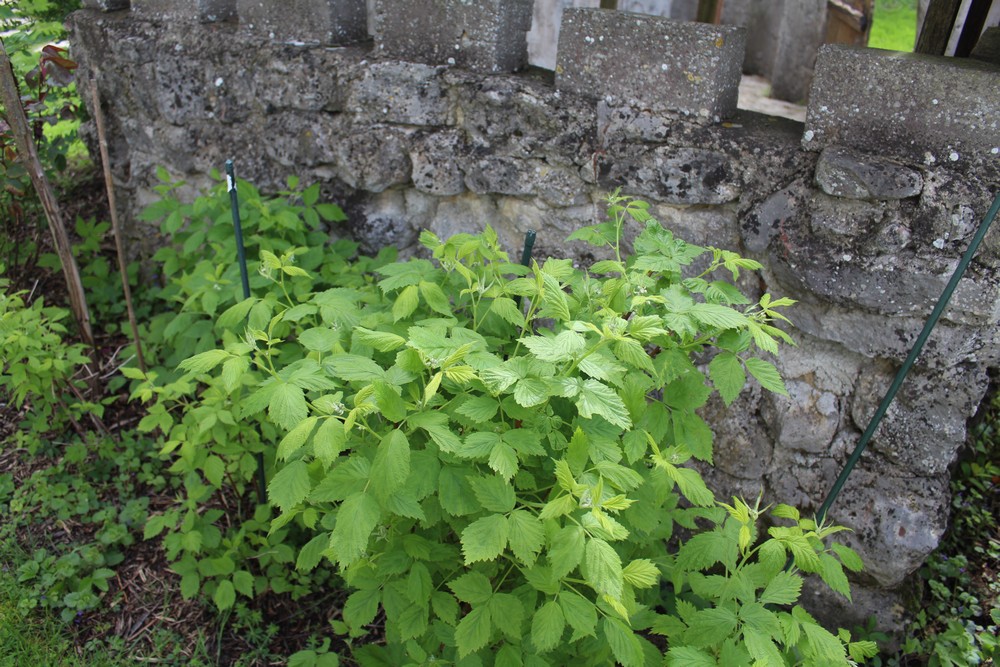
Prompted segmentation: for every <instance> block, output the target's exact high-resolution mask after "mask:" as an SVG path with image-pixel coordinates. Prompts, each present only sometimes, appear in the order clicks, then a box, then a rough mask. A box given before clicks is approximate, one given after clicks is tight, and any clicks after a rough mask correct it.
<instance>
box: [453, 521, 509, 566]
mask: <svg viewBox="0 0 1000 667" xmlns="http://www.w3.org/2000/svg"><path fill="white" fill-rule="evenodd" d="M509 534H510V527H509V526H508V525H507V519H506V518H505V517H504V516H503V515H502V514H491V515H490V516H484V517H483V518H481V519H477V520H476V521H473V522H472V523H470V524H469V525H468V526H466V527H465V530H463V531H462V553H463V554H465V564H466V565H471V564H472V563H475V562H476V561H479V560H493V559H494V558H496V557H498V556H499V555H500V554H501V553H503V550H504V549H505V548H506V547H507V538H508V536H509Z"/></svg>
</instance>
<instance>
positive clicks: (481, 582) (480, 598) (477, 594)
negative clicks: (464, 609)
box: [448, 572, 493, 606]
mask: <svg viewBox="0 0 1000 667" xmlns="http://www.w3.org/2000/svg"><path fill="white" fill-rule="evenodd" d="M448 588H450V589H451V591H452V593H454V594H455V597H457V598H458V599H459V600H461V601H462V602H468V603H469V604H471V605H473V606H478V605H482V604H486V602H487V600H489V599H490V597H491V596H492V595H493V586H492V584H490V580H489V579H487V578H486V577H485V576H483V575H482V574H480V573H479V572H468V573H466V574H463V575H462V576H460V577H457V578H455V579H452V580H451V581H449V582H448Z"/></svg>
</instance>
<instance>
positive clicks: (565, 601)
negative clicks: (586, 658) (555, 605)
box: [559, 588, 597, 642]
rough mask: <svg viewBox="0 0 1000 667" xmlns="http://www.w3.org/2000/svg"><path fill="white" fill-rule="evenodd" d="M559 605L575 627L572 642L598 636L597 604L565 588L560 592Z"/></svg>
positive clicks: (570, 624) (568, 620) (567, 619)
mask: <svg viewBox="0 0 1000 667" xmlns="http://www.w3.org/2000/svg"><path fill="white" fill-rule="evenodd" d="M559 605H560V606H561V607H562V610H563V616H564V617H565V618H566V622H567V623H568V624H569V626H570V627H571V628H573V637H571V638H570V641H571V642H572V641H576V640H577V639H579V638H581V637H596V636H597V635H596V631H597V605H595V604H594V603H593V602H591V601H590V600H588V599H587V598H585V597H583V596H582V595H577V594H576V593H574V592H573V591H571V590H568V589H565V588H564V589H563V590H561V591H560V592H559Z"/></svg>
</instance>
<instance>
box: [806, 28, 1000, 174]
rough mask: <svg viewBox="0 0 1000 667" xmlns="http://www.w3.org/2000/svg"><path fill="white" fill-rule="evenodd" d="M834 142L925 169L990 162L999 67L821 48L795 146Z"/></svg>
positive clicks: (997, 117) (994, 158)
mask: <svg viewBox="0 0 1000 667" xmlns="http://www.w3.org/2000/svg"><path fill="white" fill-rule="evenodd" d="M832 144H839V145H841V146H848V147H851V148H859V149H862V150H864V151H866V152H868V153H876V154H879V155H885V156H889V157H897V158H903V159H907V160H911V161H913V162H917V163H923V164H925V165H927V166H931V165H934V164H947V165H955V166H960V165H963V164H965V165H969V164H970V163H971V164H976V163H981V164H988V163H990V162H992V163H994V167H993V168H994V169H995V168H996V167H995V165H996V163H997V162H998V155H1000V68H998V67H997V66H995V65H990V64H988V63H983V62H978V61H974V60H969V59H967V58H941V57H937V56H926V55H918V54H904V53H896V52H892V51H882V50H879V49H861V48H854V47H849V46H842V45H827V46H824V47H823V48H822V49H821V50H820V54H819V57H818V59H817V61H816V78H815V82H814V83H813V88H812V94H811V95H810V96H809V109H808V112H807V116H806V130H805V134H804V135H803V141H802V145H803V146H804V147H805V148H806V149H808V150H821V149H823V148H825V147H827V146H829V145H832Z"/></svg>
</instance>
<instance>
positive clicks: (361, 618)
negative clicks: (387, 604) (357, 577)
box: [343, 588, 382, 630]
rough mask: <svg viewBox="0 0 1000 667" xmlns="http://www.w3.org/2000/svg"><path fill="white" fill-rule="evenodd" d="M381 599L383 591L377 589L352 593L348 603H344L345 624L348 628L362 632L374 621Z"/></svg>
mask: <svg viewBox="0 0 1000 667" xmlns="http://www.w3.org/2000/svg"><path fill="white" fill-rule="evenodd" d="M381 597H382V596H381V591H380V590H379V589H377V588H373V589H371V590H360V591H354V592H353V593H351V595H350V597H348V598H347V602H345V603H344V610H343V617H344V622H345V623H347V625H348V627H350V628H352V629H354V630H360V629H361V628H362V627H364V626H366V625H368V624H369V623H371V622H372V621H374V620H375V615H376V614H377V613H378V603H379V601H380V599H381Z"/></svg>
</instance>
